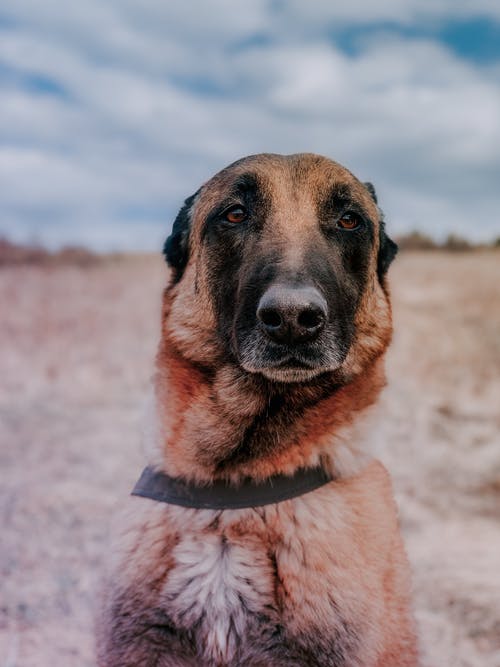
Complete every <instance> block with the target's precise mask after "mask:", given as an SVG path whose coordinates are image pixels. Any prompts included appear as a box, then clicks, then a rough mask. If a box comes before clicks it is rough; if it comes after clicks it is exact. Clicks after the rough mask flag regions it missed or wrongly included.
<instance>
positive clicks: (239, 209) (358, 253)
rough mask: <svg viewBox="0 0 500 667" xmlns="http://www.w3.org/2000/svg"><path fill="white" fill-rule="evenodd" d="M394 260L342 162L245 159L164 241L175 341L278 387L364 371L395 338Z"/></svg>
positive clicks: (198, 198)
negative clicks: (390, 282) (388, 283)
mask: <svg viewBox="0 0 500 667" xmlns="http://www.w3.org/2000/svg"><path fill="white" fill-rule="evenodd" d="M395 253H396V246H395V244H394V243H393V242H392V241H391V240H390V239H389V238H388V237H387V236H386V234H385V232H384V229H383V223H382V221H381V215H380V211H379V209H378V207H377V203H376V198H375V193H374V191H373V188H372V187H371V186H370V185H369V184H363V183H361V182H360V181H358V180H357V179H356V178H355V177H354V176H353V175H352V174H351V173H350V172H349V171H347V170H346V169H344V168H343V167H341V166H340V165H339V164H337V163H335V162H332V161H331V160H328V159H326V158H323V157H320V156H316V155H310V154H300V155H292V156H278V155H256V156H251V157H248V158H244V159H243V160H240V161H238V162H237V163H235V164H233V165H231V166H229V167H227V168H226V169H224V170H223V171H222V172H220V173H219V174H217V175H216V176H214V177H213V178H212V179H211V180H210V181H209V182H208V183H206V184H205V185H204V186H203V187H202V188H201V189H200V190H199V191H198V192H197V193H196V195H193V197H191V198H189V199H188V200H187V201H186V205H185V206H184V208H183V209H182V210H181V212H180V213H179V215H178V217H177V219H176V221H175V224H174V228H173V231H172V235H171V236H170V237H169V239H167V242H166V244H165V255H166V258H167V261H168V262H169V264H170V265H171V266H172V269H173V276H172V285H171V287H170V290H168V291H167V293H168V294H169V299H170V302H169V307H168V317H167V319H169V320H170V325H169V327H168V328H169V330H170V335H171V336H172V337H173V338H174V339H175V338H176V339H177V343H178V344H180V346H181V347H182V348H183V349H184V352H188V353H189V354H193V352H192V349H193V347H196V348H197V349H203V350H204V353H203V354H202V357H203V359H201V358H200V360H201V361H205V362H206V360H207V355H208V356H210V354H215V355H217V354H218V355H220V354H221V353H222V354H223V355H225V356H226V357H228V358H231V359H233V360H234V363H235V364H237V365H238V366H239V367H240V368H241V369H244V370H245V371H246V372H249V373H260V374H261V375H263V376H265V377H266V378H267V379H268V380H271V381H276V382H300V381H302V382H303V381H308V380H310V379H312V378H314V377H315V376H317V375H319V374H321V373H325V372H333V373H337V375H338V376H339V377H340V376H341V375H342V374H343V375H344V376H346V374H347V375H348V374H349V373H351V374H352V373H354V374H355V373H356V372H359V369H360V368H362V366H363V364H366V363H368V362H369V361H370V360H371V359H372V358H373V357H375V356H377V355H378V354H380V353H381V352H382V351H383V349H385V347H386V345H387V343H388V340H389V338H390V328H391V323H390V308H389V304H388V297H387V291H386V288H385V279H384V276H385V273H386V271H387V268H388V266H389V264H390V262H391V260H392V259H393V257H394V255H395ZM193 337H194V339H195V340H193ZM209 350H210V351H209Z"/></svg>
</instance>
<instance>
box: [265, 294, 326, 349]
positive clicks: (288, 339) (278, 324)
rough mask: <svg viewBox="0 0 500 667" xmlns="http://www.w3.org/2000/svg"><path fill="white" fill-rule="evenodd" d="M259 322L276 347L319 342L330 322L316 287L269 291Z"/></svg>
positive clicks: (324, 304) (323, 301)
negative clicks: (322, 331)
mask: <svg viewBox="0 0 500 667" xmlns="http://www.w3.org/2000/svg"><path fill="white" fill-rule="evenodd" d="M257 318H258V320H259V322H260V325H261V327H262V329H263V331H264V332H265V333H266V334H267V336H268V337H269V338H270V339H271V340H273V341H274V342H276V343H286V344H288V345H296V344H298V343H307V342H309V341H311V340H313V339H314V338H316V337H317V336H318V335H319V333H320V332H321V330H322V329H323V327H324V325H325V321H326V319H327V306H326V301H325V299H324V298H323V297H322V295H321V294H320V293H319V292H318V290H317V289H315V288H314V287H287V286H279V285H275V286H272V287H270V288H269V289H268V290H267V291H266V292H265V293H264V294H263V295H262V298H261V299H260V301H259V305H258V307H257Z"/></svg>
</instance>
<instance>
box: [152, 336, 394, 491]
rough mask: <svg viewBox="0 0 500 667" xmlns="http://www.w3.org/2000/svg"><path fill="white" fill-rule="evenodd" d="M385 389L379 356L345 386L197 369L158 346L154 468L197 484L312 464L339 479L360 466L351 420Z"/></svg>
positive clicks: (329, 379) (326, 380) (231, 369)
mask: <svg viewBox="0 0 500 667" xmlns="http://www.w3.org/2000/svg"><path fill="white" fill-rule="evenodd" d="M384 384H385V376H384V370H383V359H382V358H379V359H377V360H376V361H375V362H374V363H372V364H371V365H370V366H369V367H368V368H366V369H365V371H364V372H363V373H362V374H361V375H359V376H357V377H356V378H354V379H353V380H352V381H351V382H349V383H347V384H343V385H339V384H336V383H335V380H334V378H333V376H329V375H328V374H325V375H321V376H319V377H318V378H317V379H316V381H314V382H310V383H300V384H298V383H288V384H278V383H272V382H270V381H268V380H265V379H264V378H262V377H261V376H260V375H256V374H255V375H254V374H249V373H246V372H245V371H243V370H241V369H240V368H239V367H238V366H237V365H232V364H228V365H225V366H222V367H220V368H218V370H217V371H213V370H211V369H207V368H203V367H200V366H199V365H197V364H195V363H193V362H191V361H189V360H188V359H186V357H185V356H183V355H182V354H180V353H179V352H178V351H177V350H176V349H175V347H174V346H173V345H171V344H170V343H169V342H168V341H165V340H164V341H162V344H161V345H160V350H159V354H158V357H157V373H156V377H155V400H156V413H157V419H158V426H159V428H158V433H157V440H158V443H157V460H156V461H155V463H156V464H157V465H159V466H160V467H161V468H162V469H163V470H164V471H165V472H166V473H168V474H169V475H172V476H180V477H184V478H187V479H193V480H197V481H208V480H211V479H214V478H229V479H233V480H237V479H240V478H243V477H251V478H254V479H264V478H266V477H269V476H271V475H273V474H276V473H286V474H291V473H293V472H294V471H295V470H296V469H298V468H300V467H308V466H313V465H318V464H322V465H324V467H325V468H327V469H328V472H331V473H333V474H335V475H337V476H343V475H344V474H345V473H346V472H347V473H349V472H352V471H356V467H358V468H359V466H360V465H361V466H362V465H364V464H365V463H366V456H365V455H363V454H362V453H361V452H360V451H358V450H357V443H356V438H353V437H352V432H351V431H352V429H353V428H354V427H353V422H354V421H356V423H357V422H358V418H359V416H360V413H362V412H365V411H366V409H367V408H368V407H369V406H371V405H372V404H373V403H374V402H375V401H376V399H377V396H378V394H379V393H380V390H381V388H382V387H383V386H384Z"/></svg>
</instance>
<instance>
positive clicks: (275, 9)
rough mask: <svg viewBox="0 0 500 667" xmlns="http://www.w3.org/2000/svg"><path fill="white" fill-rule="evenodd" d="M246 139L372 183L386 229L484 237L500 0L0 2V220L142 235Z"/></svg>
mask: <svg viewBox="0 0 500 667" xmlns="http://www.w3.org/2000/svg"><path fill="white" fill-rule="evenodd" d="M263 151H266V152H278V153H295V152H299V151H312V152H317V153H322V154H325V155H328V156H330V157H332V158H334V159H335V160H337V161H339V162H341V163H343V164H345V165H346V166H347V167H349V168H350V169H351V170H352V171H353V172H354V173H355V174H356V175H357V176H359V177H360V178H362V179H364V180H371V181H373V183H374V184H375V186H376V188H377V191H378V194H379V199H380V202H381V205H382V208H383V209H384V210H385V212H386V217H387V220H388V227H389V229H390V230H392V232H393V233H395V234H397V233H401V232H405V231H408V230H410V229H414V228H418V229H421V230H423V231H426V232H429V233H431V234H432V235H434V236H435V237H437V238H442V237H444V236H445V235H446V234H447V233H449V232H451V231H454V232H457V233H459V234H462V235H464V236H467V237H470V238H473V239H477V240H487V239H490V238H493V237H495V236H498V235H500V216H499V213H498V209H499V206H498V204H499V197H498V191H499V186H500V2H498V0H378V1H377V2H373V1H370V0H349V1H348V2H335V1H334V0H308V1H305V0H287V1H285V0H252V1H248V2H244V1H243V0H239V1H238V0H205V1H203V0H185V1H184V2H180V1H178V0H168V1H167V0H83V1H82V2H67V1H65V0H43V2H40V0H3V2H2V4H1V6H0V234H4V235H7V236H8V237H10V238H12V239H15V240H29V241H33V240H36V241H39V242H42V243H46V244H48V245H49V246H52V247H57V246H59V245H61V244H66V243H73V244H74V243H84V244H87V245H90V246H92V247H94V248H96V249H101V250H108V249H134V248H135V249H155V248H158V247H159V246H160V245H161V242H162V240H163V238H164V237H165V235H166V233H167V232H168V230H169V228H170V226H171V221H172V219H173V217H174V216H175V213H176V211H177V209H178V208H179V206H180V204H181V202H182V200H183V199H184V198H185V197H187V196H188V195H190V194H191V193H192V192H193V191H195V190H196V189H197V187H198V186H199V185H200V184H201V183H202V182H203V181H205V180H206V179H207V178H208V177H209V176H210V175H212V174H213V173H214V172H215V171H217V170H219V169H220V168H222V167H223V166H224V165H226V164H227V163H229V162H231V161H233V160H234V159H236V158H238V157H241V156H242V155H246V154H250V153H257V152H263Z"/></svg>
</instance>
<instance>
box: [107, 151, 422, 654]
mask: <svg viewBox="0 0 500 667" xmlns="http://www.w3.org/2000/svg"><path fill="white" fill-rule="evenodd" d="M395 252H396V246H395V244H394V243H393V242H392V241H391V240H390V239H389V238H388V237H387V235H386V233H385V231H384V225H383V222H382V220H381V214H380V211H379V209H378V207H377V203H376V197H375V192H374V190H373V188H372V186H371V185H370V184H362V183H361V182H360V181H358V180H357V179H356V178H355V177H354V176H353V175H352V174H351V173H350V172H349V171H347V170H346V169H344V168H343V167H341V166H340V165H339V164H336V163H335V162H332V161H330V160H328V159H326V158H323V157H320V156H316V155H310V154H301V155H292V156H279V155H256V156H252V157H248V158H244V159H243V160H240V161H238V162H236V163H235V164H232V165H231V166H229V167H227V168H226V169H224V170H223V171H221V172H220V173H219V174H217V175H216V176H214V177H213V178H212V179H211V180H210V181H209V182H208V183H206V184H205V185H204V186H203V187H202V188H201V189H200V190H199V191H198V192H197V193H196V194H195V195H193V196H192V197H190V198H189V199H188V200H187V201H186V204H185V206H184V207H183V209H182V210H181V211H180V213H179V215H178V217H177V219H176V221H175V224H174V228H173V232H172V235H171V236H170V238H169V239H168V240H167V243H166V245H165V254H166V258H167V260H168V262H169V264H170V265H171V267H172V276H171V282H170V284H169V286H168V287H167V289H166V290H165V294H164V302H163V318H162V337H161V343H160V348H159V352H158V357H157V373H156V378H155V400H156V421H157V425H156V429H155V435H154V438H153V440H154V442H153V449H154V452H153V454H152V459H151V461H150V463H151V465H153V466H154V467H155V468H156V469H157V470H162V471H164V472H165V473H167V474H168V475H169V476H170V478H174V481H175V480H178V481H179V483H182V481H183V480H184V481H185V482H187V483H188V484H189V485H190V487H189V488H190V489H191V491H192V490H193V489H194V492H195V494H196V489H200V494H203V493H204V492H205V491H206V490H207V489H211V488H213V487H212V485H214V484H217V483H219V484H220V483H225V484H226V486H227V487H228V488H231V489H232V490H233V491H232V492H233V494H234V495H235V496H236V497H237V494H238V489H243V488H244V486H243V485H244V484H250V485H252V484H254V485H258V483H259V482H262V484H264V485H265V484H267V482H266V480H269V479H271V481H272V480H274V479H277V480H278V479H283V475H286V476H289V480H290V484H294V483H295V480H297V479H299V478H298V477H297V475H300V474H302V473H301V472H300V471H303V470H304V469H306V470H308V469H315V470H318V469H320V470H321V471H323V473H324V474H325V475H327V476H328V477H327V479H326V480H325V481H326V482H327V483H325V481H323V482H322V486H319V488H315V490H311V489H309V490H308V492H305V493H303V494H301V495H300V494H299V493H298V491H297V489H295V492H294V493H295V495H294V497H292V496H287V498H288V499H284V500H282V501H279V502H278V501H275V502H272V503H270V504H269V503H267V504H266V503H259V502H257V500H258V499H257V500H256V502H255V506H249V505H248V504H247V505H243V506H242V508H241V509H195V508H193V507H182V506H180V505H179V504H176V503H174V504H172V503H170V502H158V501H156V500H151V499H150V497H151V496H150V497H149V498H141V497H133V498H131V500H130V511H129V512H128V514H127V517H126V520H125V523H124V528H123V530H122V532H121V535H120V546H119V549H118V551H117V556H116V558H115V562H114V563H113V564H112V567H111V572H110V578H109V583H108V585H107V588H106V594H105V597H106V600H105V604H104V611H103V618H102V621H101V623H100V626H99V642H98V644H99V649H98V653H99V665H101V666H102V667H129V666H130V667H132V666H133V667H183V666H187V665H190V666H197V667H200V666H204V665H206V666H207V667H209V666H212V667H222V666H231V667H236V666H241V667H243V666H244V667H257V666H261V667H264V666H265V667H274V666H276V667H277V666H280V667H294V666H296V667H298V666H310V665H311V666H312V665H325V666H331V667H410V666H411V667H415V665H417V656H416V653H417V652H416V641H415V636H414V630H413V622H412V617H411V613H410V610H409V606H410V605H409V571H408V564H407V560H406V556H405V553H404V549H403V546H402V542H401V538H400V535H399V529H398V521H397V513H396V507H395V504H394V501H393V498H392V492H391V484H390V480H389V477H388V475H387V473H386V471H385V469H384V468H383V467H382V465H381V464H380V463H378V462H376V461H371V460H370V459H369V457H368V455H367V454H366V453H364V452H363V450H362V438H361V436H360V434H359V424H360V422H361V421H362V420H364V415H365V414H366V413H367V409H368V408H369V406H371V405H372V404H373V403H374V402H375V400H376V398H377V395H378V394H379V391H380V389H381V388H382V387H383V385H384V371H383V357H384V352H385V350H386V348H387V345H388V344H389V341H390V338H391V330H392V325H391V308H390V302H389V294H388V289H387V284H386V279H385V275H386V271H387V268H388V266H389V264H390V262H391V260H392V259H393V257H394V255H395ZM297 471H298V472H297ZM280 474H281V477H280ZM286 479H288V478H286ZM329 480H331V481H329ZM231 485H232V486H231ZM240 485H241V486H240ZM270 486H271V485H270V484H268V487H270ZM252 488H257V486H254V487H252Z"/></svg>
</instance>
